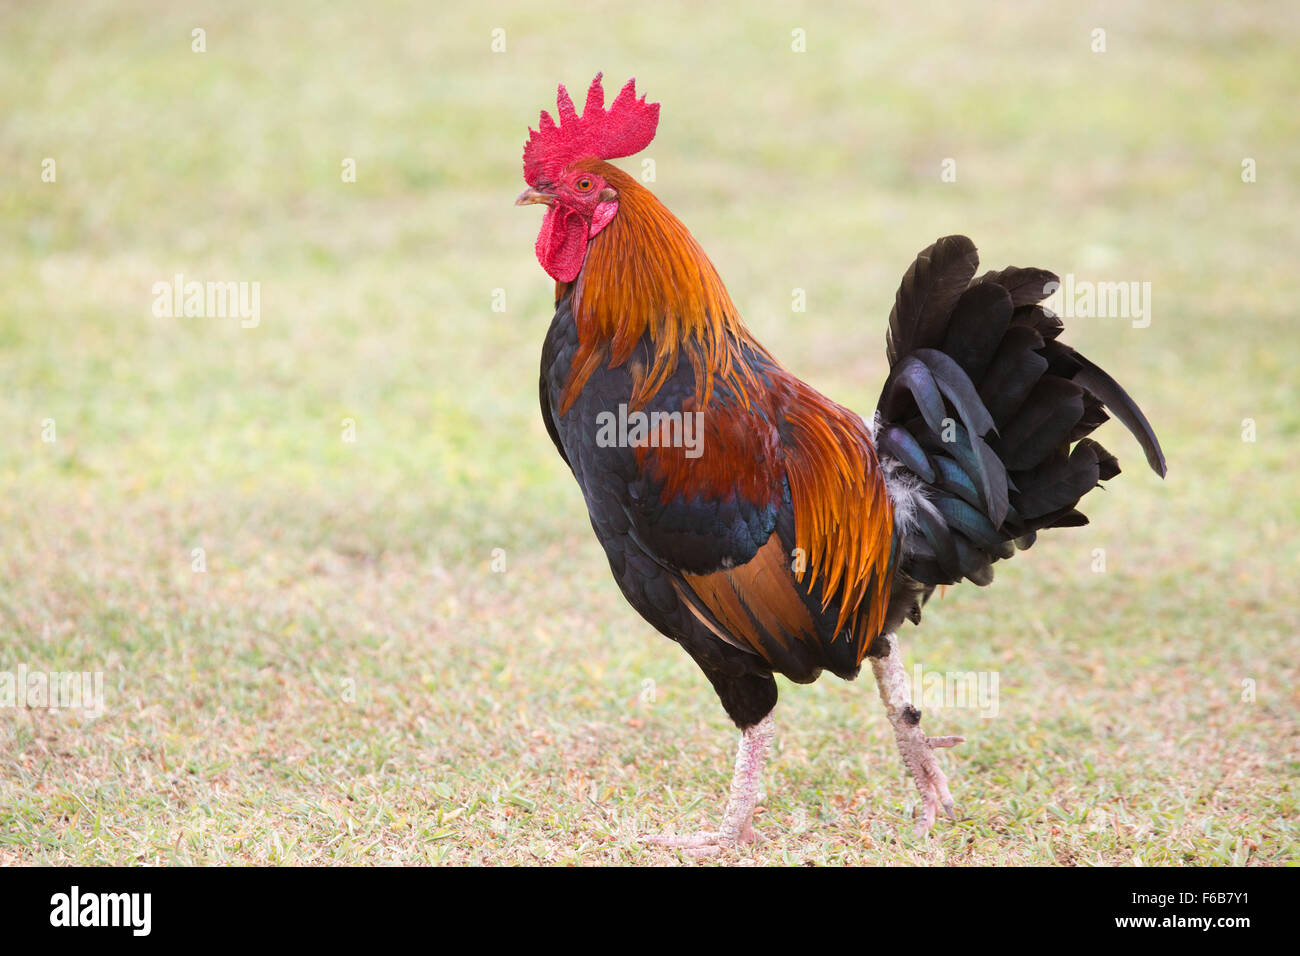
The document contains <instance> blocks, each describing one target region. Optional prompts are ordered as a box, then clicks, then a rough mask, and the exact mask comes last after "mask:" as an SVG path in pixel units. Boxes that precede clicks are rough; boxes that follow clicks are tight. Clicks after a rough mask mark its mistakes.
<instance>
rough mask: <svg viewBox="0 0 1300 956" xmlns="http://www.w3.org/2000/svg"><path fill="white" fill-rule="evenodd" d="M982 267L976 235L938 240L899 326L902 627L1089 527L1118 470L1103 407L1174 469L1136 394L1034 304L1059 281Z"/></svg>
mask: <svg viewBox="0 0 1300 956" xmlns="http://www.w3.org/2000/svg"><path fill="white" fill-rule="evenodd" d="M978 264H979V259H978V256H977V254H976V252H975V247H974V245H973V244H972V243H971V242H970V240H969V239H967V238H965V237H964V236H949V237H947V238H945V239H940V240H939V241H938V242H936V243H935V244H934V245H933V246H931V247H930V248H928V249H926V250H925V251H924V252H922V253H921V254H920V255H919V256H918V257H917V259H916V261H915V262H914V263H913V264H912V266H911V268H909V269H908V270H907V273H906V274H905V275H904V277H903V282H902V285H901V286H900V287H899V290H898V296H897V298H896V300H895V304H894V310H893V312H892V313H891V314H890V318H889V337H888V342H887V351H888V355H889V363H890V369H891V371H890V376H889V379H888V380H887V381H886V383H885V387H884V388H883V389H882V391H881V397H880V403H879V406H878V410H877V415H878V419H879V425H878V428H877V435H876V442H877V447H878V448H879V451H880V453H881V456H882V457H883V458H884V459H885V460H886V462H887V463H892V464H889V467H890V468H891V469H898V468H901V469H904V470H905V471H906V472H908V473H910V474H911V475H913V476H914V480H913V481H909V482H904V484H903V485H902V487H903V491H902V492H901V493H902V494H904V495H910V499H909V502H910V504H911V505H912V507H911V508H910V509H904V510H910V512H911V515H912V517H911V519H910V524H905V525H904V527H903V528H902V532H901V533H902V535H903V539H902V541H901V542H900V545H901V555H902V556H901V567H902V570H903V572H904V574H903V575H901V576H900V578H901V581H900V582H899V583H897V584H896V585H895V595H894V598H893V601H894V602H895V603H896V604H897V607H891V613H890V618H891V620H895V621H899V620H901V619H902V618H903V617H907V618H908V619H912V620H919V614H920V605H921V604H922V603H923V602H924V600H925V597H926V596H928V594H929V591H930V590H932V589H933V587H934V586H935V585H939V584H952V583H956V582H957V581H959V580H961V579H963V578H965V579H967V580H970V581H974V582H975V583H976V584H981V585H983V584H988V583H989V582H990V581H991V580H992V579H993V571H992V564H993V563H994V562H995V561H997V560H999V559H1000V558H1005V557H1010V556H1011V554H1013V553H1014V552H1015V550H1016V549H1017V548H1019V549H1022V550H1023V549H1025V548H1028V547H1029V546H1030V545H1032V544H1033V543H1034V541H1035V539H1036V537H1037V532H1038V531H1040V530H1042V529H1043V528H1055V527H1071V526H1077V525H1081V524H1086V523H1087V521H1088V519H1087V518H1086V517H1085V516H1084V515H1083V513H1082V512H1080V511H1079V510H1078V507H1077V506H1078V504H1079V501H1080V500H1081V499H1082V498H1083V497H1084V496H1085V495H1086V494H1087V493H1088V492H1089V491H1091V490H1092V489H1093V488H1095V487H1097V486H1098V483H1099V482H1101V481H1106V480H1108V479H1110V478H1113V477H1115V475H1117V474H1119V463H1118V461H1116V459H1115V456H1114V455H1112V454H1111V453H1110V452H1108V451H1107V450H1106V449H1105V448H1103V447H1102V446H1101V445H1099V444H1098V443H1097V442H1095V441H1093V440H1092V439H1091V438H1089V437H1088V436H1089V435H1090V434H1091V433H1092V431H1093V430H1094V429H1095V428H1097V427H1098V426H1099V425H1101V424H1102V423H1103V422H1105V421H1106V420H1107V419H1108V418H1109V416H1108V415H1107V410H1109V411H1110V413H1111V414H1113V415H1114V416H1115V417H1116V418H1118V419H1119V420H1120V421H1121V422H1122V423H1123V424H1124V425H1125V426H1127V427H1128V429H1129V431H1130V432H1132V433H1133V435H1134V437H1136V438H1137V440H1138V443H1139V444H1140V445H1141V446H1142V449H1143V451H1144V452H1145V453H1146V458H1147V462H1148V463H1149V464H1150V465H1151V468H1152V470H1154V471H1155V472H1156V473H1157V474H1159V475H1161V476H1164V474H1165V471H1166V468H1165V459H1164V454H1163V453H1162V452H1161V450H1160V443H1159V441H1158V440H1157V438H1156V436H1155V432H1154V431H1153V430H1152V428H1151V425H1150V423H1149V422H1148V421H1147V419H1146V416H1145V415H1143V414H1142V411H1141V409H1139V408H1138V406H1137V404H1136V403H1135V402H1134V401H1133V399H1132V398H1131V397H1130V396H1129V394H1128V393H1127V392H1126V391H1125V390H1124V389H1123V388H1121V387H1120V385H1119V384H1118V383H1117V382H1116V381H1115V380H1114V379H1113V378H1111V377H1110V376H1109V375H1108V374H1106V372H1104V371H1102V370H1101V369H1100V368H1098V367H1097V366H1096V365H1095V364H1093V363H1092V362H1090V361H1089V360H1088V359H1086V358H1084V357H1083V356H1082V355H1080V354H1079V353H1078V352H1076V351H1074V350H1073V349H1072V348H1070V347H1069V346H1068V345H1065V344H1064V343H1062V342H1060V341H1059V340H1058V336H1060V334H1061V333H1062V331H1063V328H1064V326H1063V323H1062V322H1061V320H1060V318H1059V317H1058V316H1056V315H1055V314H1053V313H1052V312H1050V311H1048V310H1046V309H1044V308H1043V307H1042V306H1041V305H1039V304H1038V303H1039V302H1040V301H1041V300H1042V299H1044V298H1045V297H1046V296H1047V295H1048V293H1049V292H1050V291H1051V290H1052V288H1053V285H1052V284H1053V283H1055V282H1056V281H1057V280H1056V276H1054V275H1053V274H1052V273H1050V272H1047V271H1045V270H1043V269H1022V268H1015V267H1013V268H1009V269H1003V270H1001V271H998V272H987V273H985V274H984V275H982V276H980V277H979V278H977V279H974V280H973V281H972V277H973V276H974V274H975V270H976V269H977V267H978ZM887 473H892V472H887ZM895 480H897V479H895ZM918 484H919V488H918V487H916V485H918Z"/></svg>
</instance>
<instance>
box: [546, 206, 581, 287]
mask: <svg viewBox="0 0 1300 956" xmlns="http://www.w3.org/2000/svg"><path fill="white" fill-rule="evenodd" d="M586 255H587V223H586V221H585V220H583V218H582V217H581V216H579V215H578V214H577V213H574V212H570V211H569V210H568V209H565V208H564V207H563V206H548V207H547V209H546V217H545V218H544V219H543V220H542V231H541V232H539V233H538V234H537V261H538V262H540V263H541V264H542V268H543V269H545V270H546V271H547V273H548V274H549V275H550V277H551V278H552V279H555V280H557V281H559V282H572V281H573V280H574V279H576V278H577V277H578V273H579V272H580V271H581V270H582V261H583V259H584V258H586Z"/></svg>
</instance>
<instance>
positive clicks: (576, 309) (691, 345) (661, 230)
mask: <svg viewBox="0 0 1300 956" xmlns="http://www.w3.org/2000/svg"><path fill="white" fill-rule="evenodd" d="M575 165H576V166H577V168H580V169H583V170H585V171H589V172H593V173H598V174H599V175H600V176H602V177H604V179H605V180H606V182H608V183H609V184H610V185H611V186H613V187H614V189H616V190H617V192H618V212H617V214H616V215H615V216H614V218H613V219H612V220H611V221H610V223H609V225H608V226H606V227H605V228H604V229H603V230H602V231H601V232H600V234H599V235H597V236H596V237H594V238H593V239H592V240H591V244H590V245H589V246H588V249H587V258H586V262H585V263H584V264H583V267H582V271H581V273H579V275H578V277H577V279H576V280H575V281H574V283H572V285H573V302H572V308H573V314H574V319H575V321H576V322H577V326H578V343H579V345H578V352H577V354H576V355H575V356H574V360H573V365H572V369H571V371H570V375H569V380H568V382H567V383H566V385H565V389H564V395H563V398H562V401H561V408H560V411H561V414H563V413H564V412H565V411H567V410H568V408H569V406H570V405H571V404H572V402H573V399H574V398H575V397H576V396H577V394H578V393H579V392H580V391H581V390H582V387H583V385H584V384H585V383H586V381H587V379H588V377H590V375H591V373H592V372H593V371H595V370H596V368H598V367H600V366H601V365H602V364H603V365H606V366H607V367H609V368H617V367H619V366H621V365H623V364H624V363H625V362H627V361H629V359H631V358H632V356H633V353H634V352H635V350H636V347H637V345H638V343H640V342H641V341H642V339H643V338H646V337H647V336H648V338H649V345H650V356H649V360H650V364H649V367H642V366H640V365H638V366H636V367H634V368H633V378H634V391H633V394H632V397H631V402H630V407H633V408H640V407H641V406H643V405H644V404H645V402H646V401H647V400H648V399H649V398H650V396H652V395H653V394H654V393H655V392H656V391H657V390H658V389H659V388H660V387H661V386H662V385H663V383H664V382H665V381H667V379H668V377H669V376H670V375H672V373H673V372H674V371H675V370H676V368H677V363H678V362H679V361H680V360H681V358H682V357H683V355H684V354H685V355H687V356H688V357H689V358H690V359H691V360H692V365H693V367H694V369H695V377H696V386H697V387H696V394H697V395H698V396H699V399H700V404H701V406H703V405H704V404H707V402H708V398H709V395H710V393H711V391H712V387H713V382H714V380H715V376H720V377H722V378H723V379H737V381H736V384H737V385H739V386H741V387H740V388H739V389H738V390H739V391H740V392H742V393H743V392H744V391H745V388H744V386H746V385H752V379H753V377H752V374H751V373H750V371H749V369H748V367H747V366H746V365H745V364H744V363H743V362H736V361H733V356H732V350H733V349H734V348H735V346H736V345H737V344H738V343H739V342H741V341H744V342H747V343H749V344H751V345H753V346H754V347H755V348H759V346H758V345H757V343H756V342H754V341H753V339H752V337H751V336H750V335H749V333H748V331H747V330H746V329H745V327H744V324H743V323H742V322H741V320H740V312H739V310H738V309H737V308H736V306H735V303H733V302H732V301H731V296H730V295H728V294H727V289H726V287H725V286H724V285H723V284H722V278H721V277H720V276H719V275H718V271H717V269H715V268H714V267H713V263H712V262H710V261H709V257H708V256H707V255H705V253H704V250H703V249H702V248H700V245H699V243H698V242H696V241H695V238H694V237H693V236H692V235H691V234H690V232H689V231H688V230H687V228H686V226H684V225H683V224H682V222H681V220H680V219H678V218H677V217H676V216H674V215H673V214H672V213H671V212H669V211H668V209H667V208H666V207H665V206H664V205H663V204H662V203H661V202H660V201H659V200H658V199H657V198H655V195H654V194H653V193H652V192H650V190H648V189H646V188H645V187H644V186H642V185H641V184H640V183H638V182H637V181H636V180H635V179H634V178H633V177H631V176H629V175H628V174H627V173H625V172H623V171H622V170H621V169H619V168H617V167H616V166H611V165H610V164H609V163H606V162H604V161H603V160H598V159H587V160H582V161H579V162H578V163H577V164H575ZM565 285H566V284H562V285H561V292H560V294H562V290H563V288H564V287H565Z"/></svg>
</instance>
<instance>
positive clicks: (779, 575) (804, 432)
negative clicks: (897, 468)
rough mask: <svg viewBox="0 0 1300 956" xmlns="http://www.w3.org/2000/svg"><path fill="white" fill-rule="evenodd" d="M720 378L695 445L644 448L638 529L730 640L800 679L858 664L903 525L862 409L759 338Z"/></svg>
mask: <svg viewBox="0 0 1300 956" xmlns="http://www.w3.org/2000/svg"><path fill="white" fill-rule="evenodd" d="M745 358H746V359H747V362H748V365H749V368H750V370H751V372H753V373H754V374H753V376H752V381H751V382H750V383H749V384H748V387H742V386H741V385H739V384H737V383H736V382H730V383H721V384H716V383H715V385H714V388H713V389H712V391H711V395H710V400H709V404H708V406H707V407H705V408H704V409H696V408H695V407H694V406H693V404H692V402H693V401H694V399H693V397H692V398H688V399H687V400H686V401H685V402H684V403H683V410H685V411H687V412H697V411H698V412H700V413H701V414H700V418H699V421H700V423H701V426H702V435H703V440H702V442H701V443H700V444H699V447H698V449H697V452H698V454H697V455H696V456H695V457H690V456H688V455H687V454H686V449H683V448H681V447H674V446H672V445H671V444H670V443H667V442H663V443H661V444H660V447H657V448H656V447H649V448H645V449H642V450H641V453H640V454H638V465H639V469H638V475H637V478H636V481H634V482H633V483H632V485H631V488H630V492H631V494H630V497H629V506H628V517H629V520H630V523H631V526H632V533H633V536H634V537H635V539H636V540H637V541H638V543H639V544H640V545H641V547H642V548H643V549H644V550H645V551H646V553H648V554H649V555H651V556H652V557H653V558H654V560H655V561H656V562H658V563H659V564H660V565H661V566H663V567H664V568H666V569H668V570H669V571H670V572H671V575H672V581H673V586H674V588H675V590H676V592H677V595H678V597H679V598H680V599H681V600H682V601H683V602H684V603H685V604H686V605H687V607H688V608H689V609H690V611H691V613H692V614H694V616H695V617H696V618H697V619H698V620H699V621H700V622H701V623H702V624H703V625H704V626H705V627H706V628H708V630H709V631H711V632H712V633H713V634H714V635H715V636H716V637H717V638H718V639H719V640H722V641H725V642H727V643H728V644H731V645H733V646H735V647H739V648H742V649H744V650H746V651H749V652H751V653H754V654H756V655H758V656H760V657H761V658H763V659H764V660H765V661H766V662H767V663H768V664H769V665H770V666H771V667H772V669H773V670H775V671H778V672H780V673H783V674H785V675H786V676H788V677H790V678H791V679H793V680H811V679H813V678H814V677H815V676H816V674H817V672H818V671H819V670H820V669H822V668H829V669H830V670H832V671H833V672H835V673H837V674H842V675H844V676H850V675H852V674H854V673H856V672H857V668H858V667H859V665H860V664H861V661H862V656H863V654H865V652H866V648H867V647H868V646H869V644H870V643H871V641H872V640H873V639H874V638H875V637H876V636H877V635H878V634H879V633H880V629H881V627H882V626H883V621H884V613H885V607H886V603H887V593H888V586H889V571H890V558H891V548H892V544H893V523H892V516H891V512H890V507H889V501H888V497H887V495H886V493H885V487H884V482H883V478H882V476H881V473H880V468H879V466H878V464H877V462H876V458H875V453H874V450H873V448H872V444H871V440H870V435H869V433H868V431H867V429H866V426H865V424H864V423H863V422H862V419H861V418H860V417H859V416H857V415H855V414H853V413H852V412H850V411H848V410H847V409H844V408H841V407H840V406H838V405H836V404H835V403H833V402H831V401H829V400H828V399H826V398H824V397H823V396H821V395H820V394H818V393H817V392H816V391H814V390H813V389H811V388H810V387H809V386H807V385H805V384H804V383H803V382H800V381H799V380H798V379H796V378H794V376H792V375H790V374H789V373H788V372H787V371H786V370H785V369H783V368H781V367H780V366H778V365H777V364H776V363H775V362H774V361H773V360H771V359H770V357H768V356H767V355H766V353H764V352H762V351H761V350H758V349H757V348H756V347H755V348H753V349H749V350H747V351H746V353H745Z"/></svg>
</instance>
